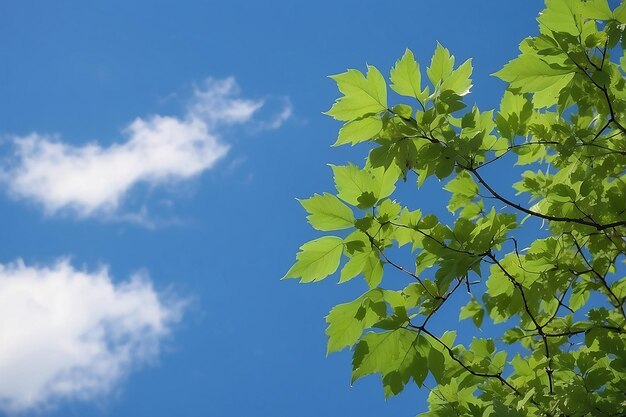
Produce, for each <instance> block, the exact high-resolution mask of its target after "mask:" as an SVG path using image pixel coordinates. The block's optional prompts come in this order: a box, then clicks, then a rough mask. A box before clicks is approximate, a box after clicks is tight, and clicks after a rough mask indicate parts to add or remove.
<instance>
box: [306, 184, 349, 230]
mask: <svg viewBox="0 0 626 417" xmlns="http://www.w3.org/2000/svg"><path fill="white" fill-rule="evenodd" d="M298 201H299V202H300V204H302V207H304V209H305V210H306V211H307V213H309V215H308V216H307V220H308V221H309V223H310V224H311V226H313V227H314V228H315V229H317V230H322V231H329V230H340V229H346V228H349V227H353V226H354V214H353V213H352V209H350V207H348V206H346V205H345V204H344V203H343V202H341V200H339V199H338V198H337V197H335V196H334V195H332V194H329V193H324V194H323V195H319V194H315V195H314V196H313V197H311V198H307V199H305V200H298Z"/></svg>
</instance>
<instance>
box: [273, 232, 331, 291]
mask: <svg viewBox="0 0 626 417" xmlns="http://www.w3.org/2000/svg"><path fill="white" fill-rule="evenodd" d="M342 253H343V239H341V238H339V237H336V236H324V237H320V238H319V239H315V240H312V241H310V242H307V243H305V244H304V245H302V246H301V247H300V252H298V253H297V254H296V263H295V264H294V265H293V266H292V267H291V268H290V269H289V271H287V273H286V274H285V276H284V277H283V279H284V278H300V282H303V283H308V282H314V281H319V280H322V279H324V278H326V277H327V276H329V275H330V274H333V273H334V272H335V271H336V270H337V268H338V267H339V261H340V260H341V254H342Z"/></svg>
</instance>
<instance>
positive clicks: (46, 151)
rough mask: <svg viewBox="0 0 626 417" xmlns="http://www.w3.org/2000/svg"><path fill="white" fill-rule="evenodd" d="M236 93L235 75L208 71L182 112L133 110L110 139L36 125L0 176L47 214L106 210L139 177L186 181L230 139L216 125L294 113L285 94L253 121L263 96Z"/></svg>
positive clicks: (272, 124)
mask: <svg viewBox="0 0 626 417" xmlns="http://www.w3.org/2000/svg"><path fill="white" fill-rule="evenodd" d="M239 95H240V91H239V88H238V86H237V83H236V82H235V79H234V78H232V77H231V78H226V79H223V80H215V79H207V80H206V81H205V82H204V83H203V84H202V85H199V86H196V87H195V88H194V92H193V97H192V99H191V100H190V101H189V104H188V105H187V107H186V111H185V114H184V115H183V116H181V117H175V116H162V115H153V116H150V117H147V118H137V119H135V120H134V121H133V122H132V123H130V124H129V125H128V126H127V127H126V128H125V129H124V131H123V135H124V136H125V137H126V138H127V140H126V141H125V142H121V143H115V144H112V145H109V146H103V145H101V144H99V143H89V144H85V145H73V144H68V143H64V142H62V141H61V140H60V139H59V138H58V137H54V136H50V135H44V134H39V133H33V134H31V135H28V136H25V137H16V138H14V140H13V142H14V145H15V158H14V160H15V161H16V163H14V164H13V166H11V167H9V168H5V169H4V170H3V172H2V178H3V182H4V184H5V186H6V187H7V188H8V189H9V191H10V193H11V194H12V195H13V196H16V197H18V198H23V199H29V200H32V201H35V202H36V203H38V204H40V205H41V206H43V208H44V210H45V211H46V213H48V214H56V213H58V212H61V211H70V212H72V213H75V214H77V215H78V216H79V217H88V216H94V215H105V216H107V215H109V216H110V215H112V214H114V213H116V212H117V211H118V210H119V209H120V206H122V204H123V202H124V199H125V197H126V196H127V194H128V193H129V191H130V190H131V189H133V187H135V186H136V185H138V184H148V185H151V186H154V185H159V184H162V183H169V182H175V181H183V180H187V179H190V178H192V177H195V176H197V175H199V174H200V173H202V172H203V171H205V170H208V169H211V168H212V167H214V166H215V164H216V163H217V162H218V161H219V160H220V159H222V158H224V156H225V155H226V154H227V153H228V150H229V147H230V145H229V144H228V141H227V140H225V139H224V138H223V137H222V136H221V134H220V128H221V127H223V126H227V125H235V124H246V123H250V122H254V123H253V124H259V123H260V124H261V125H262V126H263V128H264V129H277V128H279V127H280V126H281V125H282V124H283V123H284V122H285V121H286V120H287V119H288V118H289V117H290V116H291V113H292V109H291V104H290V103H289V102H288V101H285V103H284V107H283V109H282V110H280V112H279V113H278V115H277V116H276V118H275V119H272V120H270V121H268V122H262V121H261V122H258V121H256V122H255V121H253V120H252V119H253V116H254V115H255V113H256V112H257V111H258V110H259V109H260V108H261V107H263V105H264V101H263V100H252V99H246V98H241V97H239ZM121 217H123V216H121Z"/></svg>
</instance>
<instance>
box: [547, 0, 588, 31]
mask: <svg viewBox="0 0 626 417" xmlns="http://www.w3.org/2000/svg"><path fill="white" fill-rule="evenodd" d="M581 14H582V1H580V0H546V10H544V11H543V12H541V15H540V16H539V18H538V19H537V21H538V22H539V28H540V30H541V32H542V33H550V32H564V33H569V34H570V35H578V34H579V33H580V32H581V29H582V19H581Z"/></svg>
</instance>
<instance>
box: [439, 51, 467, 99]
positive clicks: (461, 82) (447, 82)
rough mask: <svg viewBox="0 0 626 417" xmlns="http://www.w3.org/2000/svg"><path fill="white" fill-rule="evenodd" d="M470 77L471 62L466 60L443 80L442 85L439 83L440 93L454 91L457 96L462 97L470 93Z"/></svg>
mask: <svg viewBox="0 0 626 417" xmlns="http://www.w3.org/2000/svg"><path fill="white" fill-rule="evenodd" d="M471 75H472V60H471V59H468V60H467V61H465V62H464V63H463V64H461V66H460V67H458V68H457V69H456V70H454V71H453V72H452V74H450V76H449V77H447V78H446V79H444V81H443V83H441V91H446V90H450V91H454V92H455V93H456V94H458V95H459V96H464V95H466V94H467V93H469V92H470V88H471V87H472V80H470V76H471Z"/></svg>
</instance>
